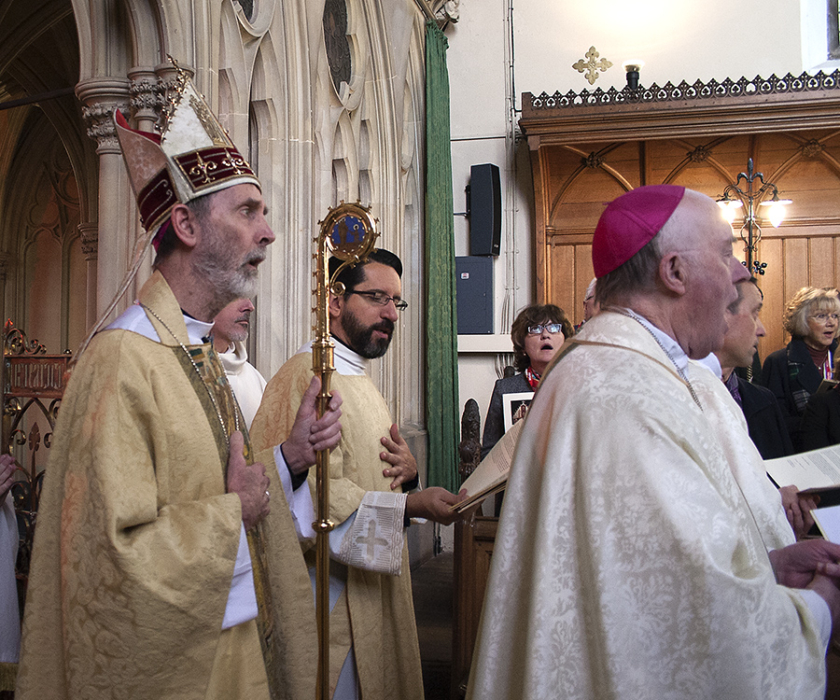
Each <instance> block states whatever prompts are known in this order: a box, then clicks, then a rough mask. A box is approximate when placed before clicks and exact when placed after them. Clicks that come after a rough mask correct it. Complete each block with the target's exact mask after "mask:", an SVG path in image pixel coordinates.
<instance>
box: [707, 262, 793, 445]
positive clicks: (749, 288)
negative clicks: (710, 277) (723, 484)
mask: <svg viewBox="0 0 840 700" xmlns="http://www.w3.org/2000/svg"><path fill="white" fill-rule="evenodd" d="M735 288H736V289H737V290H738V299H737V300H736V301H735V303H734V304H732V305H731V306H730V307H729V309H728V313H727V318H726V321H727V325H728V329H727V331H726V335H725V336H724V339H723V347H722V348H721V349H720V350H718V351H717V352H716V353H715V355H717V358H718V360H720V366H721V370H722V373H723V383H724V384H726V388H727V389H729V393H731V394H732V398H734V399H735V401H736V402H737V403H738V405H739V406H740V407H741V410H742V411H743V412H744V417H745V418H746V419H747V427H748V428H749V431H750V437H751V438H752V440H753V442H754V443H755V446H756V447H757V448H758V451H759V452H760V453H761V456H762V457H763V458H764V459H773V458H774V457H785V456H787V455H789V454H793V445H792V443H791V441H790V437H789V435H788V431H787V429H786V428H785V422H784V418H783V416H782V412H781V410H780V409H779V404H778V402H777V401H776V397H775V396H774V395H773V393H772V392H771V391H770V390H769V389H767V388H765V387H763V386H758V385H757V384H751V383H750V382H748V381H746V380H745V379H742V378H740V377H738V376H737V375H736V373H735V372H734V369H735V368H736V367H749V366H750V365H751V364H752V360H753V356H754V354H755V350H756V348H757V347H758V341H759V339H761V338H763V337H764V335H765V330H764V326H763V325H762V323H761V319H760V318H759V317H758V314H759V312H760V311H761V307H762V305H763V303H764V295H763V294H762V293H761V290H760V289H759V288H758V285H757V284H756V279H755V277H752V278H750V279H748V280H743V281H741V282H738V283H737V284H736V285H735Z"/></svg>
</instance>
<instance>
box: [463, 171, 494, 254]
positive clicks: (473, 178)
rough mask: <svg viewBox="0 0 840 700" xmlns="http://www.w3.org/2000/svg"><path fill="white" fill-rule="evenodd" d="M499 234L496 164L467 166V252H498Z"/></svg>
mask: <svg viewBox="0 0 840 700" xmlns="http://www.w3.org/2000/svg"><path fill="white" fill-rule="evenodd" d="M501 237H502V184H501V179H500V177H499V166H498V165H493V164H492V163H483V164H482V165H473V166H471V167H470V255H498V254H499V243H500V241H501Z"/></svg>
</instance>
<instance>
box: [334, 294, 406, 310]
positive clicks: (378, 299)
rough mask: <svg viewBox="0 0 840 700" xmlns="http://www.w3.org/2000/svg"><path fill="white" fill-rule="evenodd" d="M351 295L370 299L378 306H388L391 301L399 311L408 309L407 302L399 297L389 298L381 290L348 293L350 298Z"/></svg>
mask: <svg viewBox="0 0 840 700" xmlns="http://www.w3.org/2000/svg"><path fill="white" fill-rule="evenodd" d="M350 294H358V295H359V296H360V297H365V299H368V300H369V301H370V302H371V303H372V304H376V305H377V306H387V305H388V302H389V301H393V302H394V306H395V307H396V309H397V311H405V310H406V309H407V308H408V302H407V301H403V300H402V299H400V298H399V297H389V296H388V295H387V294H385V292H380V291H379V290H372V291H370V292H357V291H356V290H353V291H350V292H347V295H348V296H349V295H350Z"/></svg>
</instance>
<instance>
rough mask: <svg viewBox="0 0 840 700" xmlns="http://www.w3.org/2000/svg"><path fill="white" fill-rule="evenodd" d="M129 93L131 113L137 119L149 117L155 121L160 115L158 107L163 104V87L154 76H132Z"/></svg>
mask: <svg viewBox="0 0 840 700" xmlns="http://www.w3.org/2000/svg"><path fill="white" fill-rule="evenodd" d="M132 78H133V79H132V81H131V87H130V88H129V95H130V97H131V113H132V114H133V115H134V116H135V117H136V118H137V119H138V120H140V119H150V120H152V121H156V120H157V118H158V117H159V116H160V108H161V107H162V106H163V96H164V91H165V88H164V86H163V85H161V83H160V81H159V80H158V79H157V78H156V77H155V75H154V73H152V74H151V77H148V75H143V76H142V77H134V76H132Z"/></svg>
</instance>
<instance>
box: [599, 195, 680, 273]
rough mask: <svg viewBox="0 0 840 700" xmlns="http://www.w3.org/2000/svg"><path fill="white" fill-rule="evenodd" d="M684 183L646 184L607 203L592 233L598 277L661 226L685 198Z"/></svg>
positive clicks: (648, 239) (631, 254) (627, 256)
mask: <svg viewBox="0 0 840 700" xmlns="http://www.w3.org/2000/svg"><path fill="white" fill-rule="evenodd" d="M684 194H685V187H679V186H678V185H647V186H645V187H637V188H636V189H635V190H630V192H627V193H626V194H623V195H621V196H620V197H618V199H614V200H613V201H612V202H610V203H609V204H608V205H607V208H606V209H605V210H604V213H603V214H601V218H600V219H598V225H597V226H596V227H595V235H594V236H593V237H592V266H593V267H594V269H595V276H596V277H599V278H600V277H603V276H604V275H606V274H608V273H610V272H612V271H613V270H615V269H616V268H618V267H621V266H622V265H623V264H624V263H626V262H627V261H628V260H629V259H630V258H632V257H633V256H634V255H635V254H636V253H638V252H639V251H640V250H641V249H642V248H644V246H645V245H647V244H648V243H649V242H650V240H651V239H652V238H653V237H654V236H655V235H656V234H657V233H659V231H660V230H661V229H662V227H663V226H664V225H665V222H666V221H668V219H670V218H671V214H673V213H674V210H675V209H676V208H677V206H678V205H679V203H680V202H681V201H682V198H683V195H684Z"/></svg>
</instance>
